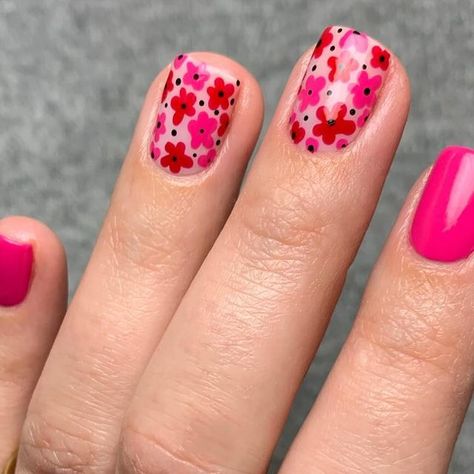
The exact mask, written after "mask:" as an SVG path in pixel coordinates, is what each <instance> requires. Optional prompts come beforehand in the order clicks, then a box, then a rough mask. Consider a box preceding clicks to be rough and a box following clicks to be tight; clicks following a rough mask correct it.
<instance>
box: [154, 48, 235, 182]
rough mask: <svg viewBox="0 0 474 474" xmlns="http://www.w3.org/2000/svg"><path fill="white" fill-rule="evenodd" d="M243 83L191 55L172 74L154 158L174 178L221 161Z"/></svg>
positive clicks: (158, 122) (183, 56)
mask: <svg viewBox="0 0 474 474" xmlns="http://www.w3.org/2000/svg"><path fill="white" fill-rule="evenodd" d="M239 89H240V80H239V79H238V78H236V77H233V76H232V75H231V74H229V73H228V72H227V71H222V70H221V69H219V68H217V67H216V66H213V65H210V64H206V63H204V62H202V61H199V60H197V59H195V58H193V57H192V56H191V55H187V54H180V55H179V56H177V57H176V58H175V59H174V61H173V63H172V65H171V68H170V72H169V75H168V79H167V81H166V84H165V87H164V90H163V95H162V98H161V104H160V107H159V110H158V117H157V119H156V123H155V128H154V130H153V136H152V138H151V145H150V156H151V158H152V159H153V160H154V161H155V162H156V163H157V164H158V166H160V167H161V168H162V169H163V170H165V171H167V172H168V173H170V174H173V175H179V176H183V175H190V174H196V173H199V172H201V171H203V170H205V169H206V168H208V167H209V166H210V165H211V164H212V162H213V161H214V160H215V159H216V158H217V156H218V153H219V149H220V147H221V146H222V143H223V141H224V138H225V135H226V133H227V130H228V127H229V125H230V123H231V121H232V112H233V110H234V106H235V103H236V101H237V98H238V95H239Z"/></svg>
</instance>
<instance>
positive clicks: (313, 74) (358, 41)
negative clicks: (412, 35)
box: [290, 26, 391, 153]
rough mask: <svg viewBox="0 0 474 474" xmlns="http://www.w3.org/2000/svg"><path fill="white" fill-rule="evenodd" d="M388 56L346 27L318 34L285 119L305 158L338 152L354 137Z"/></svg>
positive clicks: (372, 100) (368, 109) (364, 119)
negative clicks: (315, 153) (307, 155)
mask: <svg viewBox="0 0 474 474" xmlns="http://www.w3.org/2000/svg"><path fill="white" fill-rule="evenodd" d="M390 60H391V55H390V53H389V51H387V50H386V49H385V48H384V47H383V46H382V45H380V44H379V43H378V42H376V41H375V40H373V39H372V38H370V37H369V36H367V35H366V34H365V33H361V32H359V31H357V30H354V29H352V28H345V27H341V26H329V27H327V28H326V29H325V30H324V31H323V34H322V35H321V38H320V39H319V41H318V43H317V44H316V47H315V48H314V51H313V55H312V57H311V60H310V62H309V65H308V68H307V71H306V74H305V76H304V78H303V81H302V83H301V86H300V89H299V91H298V95H297V97H296V101H295V105H294V107H293V111H292V114H291V116H290V137H291V139H292V141H293V142H294V143H295V144H298V145H299V146H304V147H305V148H306V150H308V151H309V152H311V153H314V152H316V151H324V150H340V149H343V148H345V147H347V146H348V145H349V144H350V143H352V142H353V141H354V140H355V138H356V137H357V135H358V133H359V131H360V129H361V128H362V127H363V126H364V125H365V123H366V122H367V120H368V119H369V117H370V114H371V113H372V110H373V108H374V107H375V104H376V102H377V97H378V95H379V94H380V90H381V88H382V85H383V81H384V78H385V76H386V74H387V71H388V69H389V67H390Z"/></svg>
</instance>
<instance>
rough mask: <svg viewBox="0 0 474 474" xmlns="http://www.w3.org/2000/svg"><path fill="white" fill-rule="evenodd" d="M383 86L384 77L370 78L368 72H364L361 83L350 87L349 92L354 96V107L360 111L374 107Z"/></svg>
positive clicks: (360, 77) (361, 74)
mask: <svg viewBox="0 0 474 474" xmlns="http://www.w3.org/2000/svg"><path fill="white" fill-rule="evenodd" d="M381 85H382V76H374V77H369V75H368V74H367V72H366V71H362V72H361V73H360V75H359V82H358V83H357V84H351V85H350V86H349V90H350V91H351V92H352V94H354V105H355V106H356V107H357V108H359V109H361V108H363V107H373V106H374V104H375V101H376V100H377V95H376V92H377V90H378V89H379V88H380V86H381Z"/></svg>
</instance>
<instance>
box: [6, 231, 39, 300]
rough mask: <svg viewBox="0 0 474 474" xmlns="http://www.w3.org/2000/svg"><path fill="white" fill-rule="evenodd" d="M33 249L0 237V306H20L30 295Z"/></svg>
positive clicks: (27, 245)
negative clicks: (28, 294)
mask: <svg viewBox="0 0 474 474" xmlns="http://www.w3.org/2000/svg"><path fill="white" fill-rule="evenodd" d="M32 267H33V247H32V246H31V245H30V244H25V243H20V242H14V241H12V240H10V239H8V238H6V237H3V236H1V235H0V306H15V305H17V304H20V303H21V302H22V301H23V300H24V299H25V298H26V295H27V293H28V287H29V284H30V278H31V270H32Z"/></svg>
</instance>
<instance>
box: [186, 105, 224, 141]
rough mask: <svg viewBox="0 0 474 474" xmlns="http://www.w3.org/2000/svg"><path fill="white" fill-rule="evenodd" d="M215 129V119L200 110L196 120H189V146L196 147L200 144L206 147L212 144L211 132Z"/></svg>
mask: <svg viewBox="0 0 474 474" xmlns="http://www.w3.org/2000/svg"><path fill="white" fill-rule="evenodd" d="M216 129H217V120H216V119H215V118H212V117H209V115H207V113H206V112H201V113H200V114H199V115H198V117H197V119H196V120H191V121H190V122H189V124H188V130H189V133H190V134H191V146H192V147H193V148H194V149H196V148H198V147H199V146H201V145H204V146H205V147H206V148H211V147H212V146H214V139H213V138H212V133H213V132H215V130H216Z"/></svg>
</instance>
